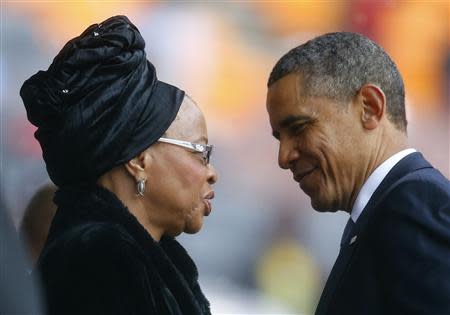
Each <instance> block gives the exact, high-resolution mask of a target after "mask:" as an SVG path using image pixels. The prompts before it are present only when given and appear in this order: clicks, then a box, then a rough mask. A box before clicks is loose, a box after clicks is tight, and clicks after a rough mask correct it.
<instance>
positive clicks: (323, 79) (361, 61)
mask: <svg viewBox="0 0 450 315" xmlns="http://www.w3.org/2000/svg"><path fill="white" fill-rule="evenodd" d="M293 72H297V73H300V74H301V75H302V79H303V80H302V81H303V88H304V90H305V93H306V94H305V96H322V97H328V98H331V99H334V100H337V101H341V102H346V103H347V102H348V101H350V100H351V98H352V97H353V96H355V95H356V93H357V91H358V90H359V89H360V88H361V87H362V86H363V85H364V84H366V83H372V84H375V85H377V86H379V87H380V88H381V89H382V90H383V92H384V93H385V95H386V103H387V104H386V111H387V115H388V118H389V120H390V121H391V122H392V123H393V124H394V125H395V126H396V127H397V128H398V129H399V130H402V131H405V132H406V125H407V121H406V114H405V88H404V84H403V79H402V77H401V75H400V72H399V71H398V69H397V66H396V65H395V63H394V62H393V61H392V59H391V58H390V57H389V55H388V54H387V53H386V52H385V51H384V50H383V48H381V47H380V46H379V45H377V44H376V43H375V42H373V41H371V40H370V39H368V38H367V37H364V36H362V35H360V34H355V33H349V32H338V33H329V34H324V35H322V36H319V37H316V38H313V39H311V40H310V41H308V42H306V43H304V44H302V45H300V46H298V47H296V48H294V49H292V50H291V51H289V52H288V53H287V54H285V55H284V56H283V57H282V58H281V59H280V60H279V61H278V62H277V63H276V65H275V67H274V68H273V70H272V72H271V74H270V77H269V81H268V83H267V86H268V87H270V86H271V85H272V84H273V83H274V82H276V81H277V80H279V79H281V78H282V77H284V76H285V75H288V74H290V73H293Z"/></svg>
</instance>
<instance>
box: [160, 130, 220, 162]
mask: <svg viewBox="0 0 450 315" xmlns="http://www.w3.org/2000/svg"><path fill="white" fill-rule="evenodd" d="M158 141H159V142H164V143H170V144H174V145H177V146H180V147H183V148H187V149H191V150H194V151H195V152H199V153H201V154H202V158H203V160H204V161H205V164H206V165H208V164H209V160H210V158H211V153H212V149H213V146H212V145H211V144H201V143H193V142H189V141H184V140H176V139H170V138H164V137H161V138H159V139H158Z"/></svg>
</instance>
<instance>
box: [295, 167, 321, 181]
mask: <svg viewBox="0 0 450 315" xmlns="http://www.w3.org/2000/svg"><path fill="white" fill-rule="evenodd" d="M315 170H316V168H315V167H312V168H309V169H307V170H304V171H300V172H293V173H294V180H295V181H296V182H298V183H300V182H301V181H302V180H303V178H305V177H306V176H308V175H309V174H311V173H312V172H314V171H315Z"/></svg>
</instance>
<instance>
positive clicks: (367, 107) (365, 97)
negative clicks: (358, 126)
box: [359, 84, 386, 130]
mask: <svg viewBox="0 0 450 315" xmlns="http://www.w3.org/2000/svg"><path fill="white" fill-rule="evenodd" d="M359 95H360V96H361V98H360V99H361V100H362V107H363V108H362V111H361V122H362V125H363V127H364V128H365V129H367V130H373V129H376V128H377V127H378V125H379V124H380V121H381V119H382V118H383V116H384V115H385V113H386V96H385V95H384V92H383V90H381V88H379V87H378V86H376V85H374V84H365V85H363V86H362V87H361V89H360V90H359Z"/></svg>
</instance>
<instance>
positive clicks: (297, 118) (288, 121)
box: [280, 115, 313, 128]
mask: <svg viewBox="0 0 450 315" xmlns="http://www.w3.org/2000/svg"><path fill="white" fill-rule="evenodd" d="M311 120H313V118H311V117H310V116H305V115H290V116H288V117H286V118H285V119H283V120H282V121H281V122H280V127H281V128H286V127H289V126H290V125H292V124H293V123H295V122H298V121H302V122H304V123H307V122H310V121H311Z"/></svg>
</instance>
